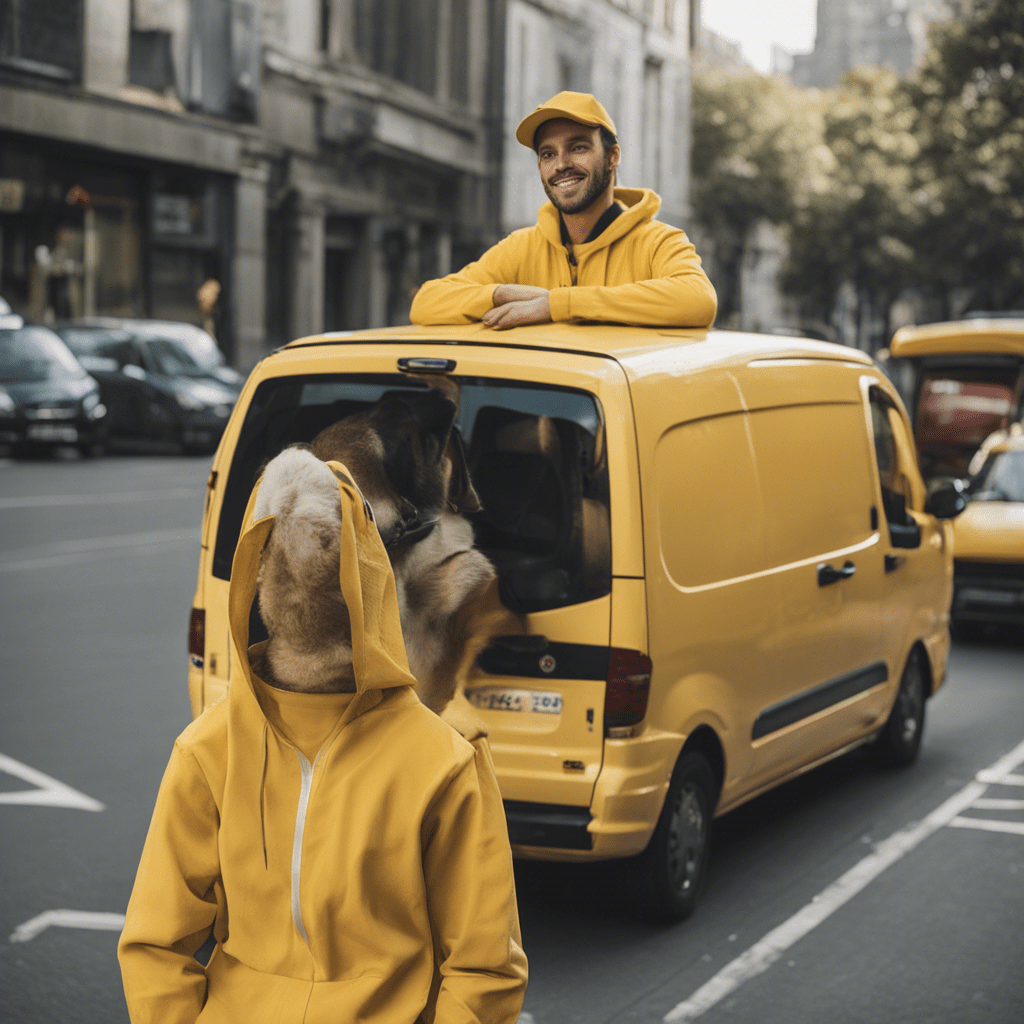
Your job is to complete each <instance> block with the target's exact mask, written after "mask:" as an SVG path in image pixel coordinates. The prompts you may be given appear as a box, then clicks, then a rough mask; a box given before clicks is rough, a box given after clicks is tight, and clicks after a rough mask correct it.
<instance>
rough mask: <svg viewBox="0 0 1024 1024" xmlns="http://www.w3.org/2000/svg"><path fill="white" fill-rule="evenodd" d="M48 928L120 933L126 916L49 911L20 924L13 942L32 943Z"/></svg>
mask: <svg viewBox="0 0 1024 1024" xmlns="http://www.w3.org/2000/svg"><path fill="white" fill-rule="evenodd" d="M47 928H91V929H93V930H94V931H95V930H98V931H105V932H119V931H121V929H122V928H124V914H105V913H101V912H94V911H91V910H47V911H44V912H43V913H42V914H39V915H38V916H37V917H33V918H32V920H31V921H26V922H25V923H24V924H19V925H18V927H17V928H15V929H14V931H13V932H12V933H11V942H31V941H32V939H34V938H35V937H36V936H37V935H38V934H39V933H40V932H42V931H45V930H46V929H47Z"/></svg>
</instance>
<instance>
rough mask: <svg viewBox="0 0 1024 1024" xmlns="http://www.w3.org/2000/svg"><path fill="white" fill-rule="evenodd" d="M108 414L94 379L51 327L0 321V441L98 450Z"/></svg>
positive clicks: (20, 448) (15, 448)
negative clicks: (2, 323) (5, 323)
mask: <svg viewBox="0 0 1024 1024" xmlns="http://www.w3.org/2000/svg"><path fill="white" fill-rule="evenodd" d="M19 321H20V318H17V317H15V318H12V319H11V320H9V321H6V322H7V323H10V324H12V325H14V324H17V323H18V322H19ZM106 414H107V410H106V407H105V406H104V404H103V401H102V399H101V397H100V390H99V387H98V386H97V383H96V381H95V380H94V379H93V378H92V377H90V376H89V374H88V373H86V371H85V369H83V367H82V364H81V363H80V362H79V361H78V360H77V359H76V358H75V357H74V355H73V354H72V353H71V351H70V350H69V349H68V347H67V345H65V344H64V342H63V341H61V339H60V338H58V337H57V335H56V334H54V333H53V331H51V330H50V329H49V328H47V327H42V326H39V325H35V324H24V323H22V324H21V325H20V326H0V445H6V446H8V447H9V448H10V449H11V451H12V452H13V453H14V454H15V455H20V454H26V453H28V452H31V451H36V450H38V451H44V450H47V449H53V448H55V447H58V446H67V445H70V446H74V447H76V448H78V450H79V451H81V452H82V454H83V455H96V454H98V453H99V452H100V451H102V449H103V444H104V441H105V440H106Z"/></svg>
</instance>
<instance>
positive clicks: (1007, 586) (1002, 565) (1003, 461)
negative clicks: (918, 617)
mask: <svg viewBox="0 0 1024 1024" xmlns="http://www.w3.org/2000/svg"><path fill="white" fill-rule="evenodd" d="M969 495H970V504H969V505H968V506H967V508H966V510H965V511H964V512H963V514H962V515H961V516H960V517H959V518H958V519H957V521H956V523H955V525H954V531H953V532H954V542H953V551H954V556H955V557H954V563H953V565H954V576H953V581H954V589H953V608H952V613H953V618H954V619H955V621H956V622H957V623H958V624H959V623H964V624H967V623H978V622H992V623H1016V624H1024V437H1020V436H1018V437H1008V438H1006V439H1005V440H1003V441H1000V442H998V443H996V444H994V445H992V446H991V447H990V448H989V450H988V454H987V455H986V457H985V461H984V463H983V464H982V466H981V468H980V469H979V470H978V472H977V473H976V474H974V475H973V476H972V477H971V479H970V485H969Z"/></svg>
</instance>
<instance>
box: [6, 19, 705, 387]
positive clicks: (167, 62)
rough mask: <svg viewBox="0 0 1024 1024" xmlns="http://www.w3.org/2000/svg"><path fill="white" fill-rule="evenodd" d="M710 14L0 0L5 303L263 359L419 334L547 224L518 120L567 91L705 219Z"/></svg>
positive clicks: (680, 207) (670, 193) (627, 178)
mask: <svg viewBox="0 0 1024 1024" xmlns="http://www.w3.org/2000/svg"><path fill="white" fill-rule="evenodd" d="M695 9H696V8H694V9H691V7H690V5H689V3H688V0H47V2H46V3H41V2H39V0H0V295H3V297H4V298H5V299H7V301H9V302H10V303H11V305H12V306H14V307H15V309H16V310H18V311H20V312H24V313H26V314H27V315H29V316H31V317H34V318H37V319H50V318H62V317H65V316H79V315H92V314H97V315H115V316H149V317H156V318H168V319H177V320H192V321H195V322H200V320H201V314H200V312H199V309H198V306H197V303H196V290H197V288H198V287H199V285H200V284H202V283H203V282H204V281H205V280H208V279H209V278H215V279H216V280H217V281H219V282H220V284H221V286H222V289H221V297H220V302H219V306H218V311H217V318H216V327H217V336H218V341H219V343H220V344H221V346H222V348H223V349H224V350H225V353H226V355H227V356H228V358H229V360H230V361H231V362H232V363H234V364H235V365H236V366H238V367H240V368H241V369H247V368H249V367H251V366H252V365H253V364H254V363H255V362H256V361H257V360H258V359H259V358H261V357H262V356H263V355H264V354H265V353H266V352H267V351H268V350H269V349H271V348H273V347H276V346H277V345H280V344H282V343H284V342H286V341H288V340H290V339H292V338H295V337H300V336H302V335H305V334H309V333H313V332H317V331H321V330H344V329H352V328H359V327H367V326H383V325H386V324H395V323H402V322H405V321H406V318H407V315H408V310H409V305H410V303H411V299H412V295H413V293H414V291H415V289H416V287H417V286H418V284H419V283H420V282H422V281H423V280H426V279H428V278H430V277H435V276H438V275H441V274H444V273H446V272H448V271H449V270H450V269H452V268H457V267H459V266H461V265H463V264H464V263H466V262H467V261H468V260H470V259H472V258H474V257H475V256H476V255H477V254H479V253H480V252H481V251H482V250H483V249H484V248H486V247H487V246H488V245H490V244H493V242H495V241H496V240H497V239H498V238H499V237H500V236H501V235H502V234H503V233H505V232H506V231H507V230H509V229H510V228H513V227H519V226H521V225H522V224H526V223H532V222H533V220H534V218H535V215H536V209H537V207H538V206H539V205H540V204H541V203H542V202H543V199H544V197H543V193H542V192H541V189H540V186H539V184H538V182H537V172H536V167H535V164H534V162H533V159H532V157H531V155H530V154H529V153H528V152H527V151H526V150H524V149H523V148H522V147H520V146H518V145H517V144H516V143H515V142H514V141H513V140H512V130H513V129H514V126H515V123H516V122H517V121H518V120H519V118H520V117H521V116H522V115H523V114H524V113H526V112H527V110H528V109H531V108H532V107H533V106H535V105H536V104H537V103H539V102H541V101H542V100H544V99H546V98H547V97H548V96H550V95H551V94H553V93H554V92H557V91H558V90H559V89H561V88H567V87H569V88H576V89H584V90H588V91H594V92H596V93H597V94H598V95H600V96H601V97H602V99H603V100H604V102H605V103H606V105H607V106H608V107H609V109H610V110H611V112H612V114H613V116H614V117H615V118H616V120H617V122H618V123H619V125H620V127H621V134H622V147H623V157H624V161H623V172H622V175H621V176H620V181H622V182H624V183H629V184H641V183H642V184H646V185H650V186H651V187H653V188H655V189H657V190H658V191H659V192H660V193H661V194H662V196H663V198H664V205H663V212H662V216H663V217H664V219H666V220H669V221H670V222H673V223H683V222H684V221H685V217H686V212H687V193H688V163H689V151H688V145H689V143H688V138H689V121H688V110H689V56H688V45H689V44H688V40H689V38H690V34H691V33H690V19H691V18H692V17H693V14H694V10H695Z"/></svg>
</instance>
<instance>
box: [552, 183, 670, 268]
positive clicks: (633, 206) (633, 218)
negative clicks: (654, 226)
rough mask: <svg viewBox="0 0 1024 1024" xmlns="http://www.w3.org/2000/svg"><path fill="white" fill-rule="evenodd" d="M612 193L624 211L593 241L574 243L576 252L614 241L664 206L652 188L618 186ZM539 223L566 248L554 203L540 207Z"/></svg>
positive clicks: (584, 251) (556, 241)
mask: <svg viewBox="0 0 1024 1024" xmlns="http://www.w3.org/2000/svg"><path fill="white" fill-rule="evenodd" d="M613 196H614V198H615V201H616V202H617V203H618V204H619V205H620V206H621V207H622V213H621V214H620V215H619V216H618V217H616V218H615V220H613V221H612V222H611V224H609V225H608V227H607V228H605V229H604V231H602V232H601V234H600V235H599V236H598V237H597V238H595V239H594V240H593V241H592V242H585V243H584V244H582V245H576V246H574V247H573V248H574V251H575V252H576V254H577V255H580V254H584V255H585V254H586V253H588V252H590V251H591V250H592V249H601V248H603V247H604V246H606V245H611V243H612V242H617V241H618V240H619V239H620V238H622V237H623V236H624V235H627V234H629V232H630V231H632V230H633V228H635V227H636V226H637V225H638V224H642V223H643V222H644V221H648V220H652V219H653V218H654V215H655V214H656V213H657V212H658V210H660V209H661V196H659V195H658V193H657V192H652V191H651V189H649V188H617V189H615V191H614V192H613ZM537 226H538V227H539V228H540V230H541V234H543V235H544V237H545V238H546V239H547V240H548V242H550V243H551V245H553V246H554V247H555V248H556V249H562V248H564V247H563V245H562V232H561V218H560V215H559V212H558V210H557V208H556V207H555V205H554V203H545V204H544V205H543V206H542V207H541V208H540V210H538V211H537Z"/></svg>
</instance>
